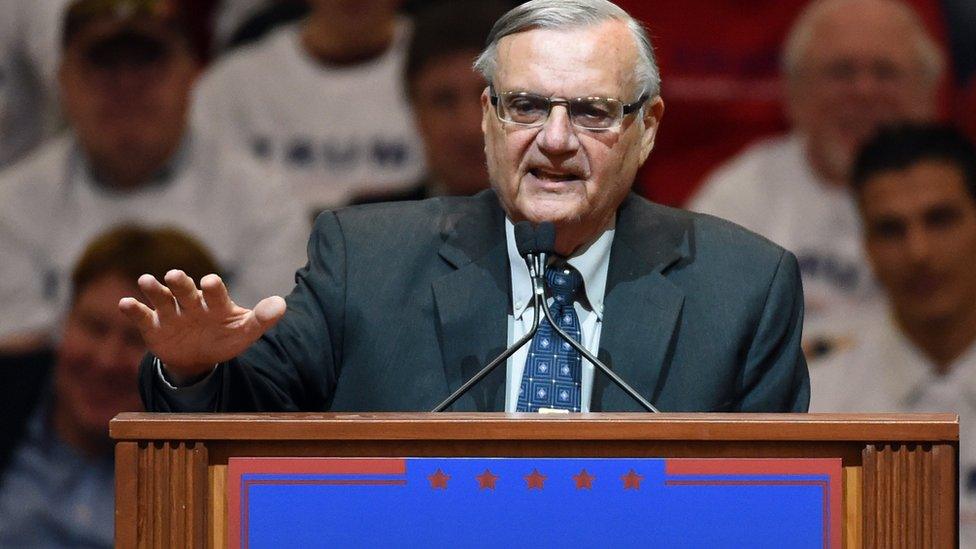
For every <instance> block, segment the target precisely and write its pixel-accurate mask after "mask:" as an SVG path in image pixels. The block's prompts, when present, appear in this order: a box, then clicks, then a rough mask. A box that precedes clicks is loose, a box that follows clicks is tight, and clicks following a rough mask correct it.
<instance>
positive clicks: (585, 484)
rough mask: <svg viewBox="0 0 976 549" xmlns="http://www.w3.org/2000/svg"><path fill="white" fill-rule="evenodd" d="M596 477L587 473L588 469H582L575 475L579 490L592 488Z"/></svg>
mask: <svg viewBox="0 0 976 549" xmlns="http://www.w3.org/2000/svg"><path fill="white" fill-rule="evenodd" d="M594 478H596V477H594V476H593V475H591V474H589V473H587V472H586V469H583V470H582V471H580V472H579V474H578V475H573V480H575V481H576V489H577V490H582V489H583V488H586V489H587V490H592V489H593V479H594Z"/></svg>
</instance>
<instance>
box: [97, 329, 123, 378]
mask: <svg viewBox="0 0 976 549" xmlns="http://www.w3.org/2000/svg"><path fill="white" fill-rule="evenodd" d="M127 349H128V345H127V343H126V341H125V339H124V338H123V337H122V336H116V335H109V336H107V337H104V338H102V339H101V341H99V343H98V345H97V351H96V352H95V355H94V357H93V358H94V360H95V365H96V366H97V367H98V368H99V370H103V371H108V370H113V369H118V368H120V367H122V366H124V363H125V361H126V359H127V357H128V353H127V352H126V351H127Z"/></svg>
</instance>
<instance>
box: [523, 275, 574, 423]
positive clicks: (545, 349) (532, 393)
mask: <svg viewBox="0 0 976 549" xmlns="http://www.w3.org/2000/svg"><path fill="white" fill-rule="evenodd" d="M546 281H547V282H548V283H549V289H550V291H551V292H552V297H553V300H552V305H550V307H549V312H550V314H552V318H553V319H554V320H555V321H556V324H557V325H558V326H559V327H560V328H562V329H563V331H564V332H566V333H567V334H569V336H570V337H572V338H573V339H575V340H576V341H580V322H579V317H578V316H577V315H576V309H575V308H574V307H573V303H574V302H575V301H576V294H577V293H578V292H579V291H580V289H581V288H582V286H583V277H582V276H580V274H579V273H578V272H576V270H575V269H573V268H572V267H569V266H565V267H548V268H547V269H546ZM580 367H581V362H580V354H579V353H578V352H577V351H576V350H575V349H573V348H572V347H571V346H570V345H569V343H567V342H566V341H564V340H563V338H562V337H560V336H559V334H557V333H556V331H555V330H553V329H552V325H550V324H549V321H548V320H546V318H545V317H543V318H542V321H541V322H540V323H539V330H538V331H537V332H536V333H535V336H533V337H532V343H531V345H530V346H529V355H528V357H527V358H526V359H525V370H524V371H523V372H522V384H521V385H520V386H519V396H518V408H517V409H516V410H517V411H519V412H538V411H539V408H561V409H566V410H570V411H572V412H579V411H580V375H581V374H580Z"/></svg>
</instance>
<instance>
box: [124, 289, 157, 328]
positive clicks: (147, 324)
mask: <svg viewBox="0 0 976 549" xmlns="http://www.w3.org/2000/svg"><path fill="white" fill-rule="evenodd" d="M119 310H120V311H122V314H124V315H125V316H126V317H127V318H128V319H129V320H131V321H132V322H133V323H134V324H135V325H136V327H137V328H139V331H140V332H143V333H146V332H148V331H150V330H152V329H153V328H154V327H155V326H156V314H155V313H154V312H153V310H152V309H150V308H149V307H146V306H145V305H143V304H142V303H139V300H138V299H136V298H134V297H123V298H122V299H120V300H119Z"/></svg>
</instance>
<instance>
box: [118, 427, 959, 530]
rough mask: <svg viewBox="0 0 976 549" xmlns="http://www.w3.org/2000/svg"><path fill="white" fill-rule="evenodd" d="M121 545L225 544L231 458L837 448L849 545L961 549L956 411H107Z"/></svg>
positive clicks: (753, 454) (681, 454) (676, 454)
mask: <svg viewBox="0 0 976 549" xmlns="http://www.w3.org/2000/svg"><path fill="white" fill-rule="evenodd" d="M110 432H111V435H112V437H113V438H114V439H115V440H116V448H115V475H116V480H115V482H116V495H115V498H116V524H115V539H116V546H117V547H122V548H129V547H180V548H182V547H214V548H219V547H225V546H226V545H227V543H226V539H227V532H226V509H227V502H226V489H225V483H226V479H227V463H228V459H229V458H232V457H300V456H317V457H326V456H327V457H359V456H370V457H408V456H409V457H434V456H436V457H456V456H479V457H659V458H840V459H841V460H842V464H843V511H844V517H843V539H844V544H845V546H846V547H954V546H955V545H956V543H957V537H958V532H957V528H958V501H959V493H958V492H959V490H958V481H957V477H958V453H959V423H958V418H957V416H955V415H952V414H873V415H864V414H654V415H651V414H635V413H627V414H620V413H618V414H583V415H579V414H566V415H562V414H553V415H538V414H497V413H492V414H459V413H441V414H425V413H417V414H402V413H399V414H393V413H372V414H365V413H364V414H325V413H322V414H145V413H125V414H120V415H119V416H117V417H116V418H115V419H113V420H112V422H111V425H110Z"/></svg>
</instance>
